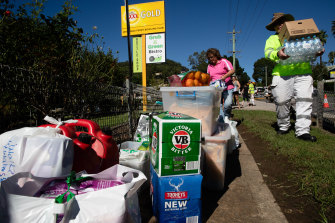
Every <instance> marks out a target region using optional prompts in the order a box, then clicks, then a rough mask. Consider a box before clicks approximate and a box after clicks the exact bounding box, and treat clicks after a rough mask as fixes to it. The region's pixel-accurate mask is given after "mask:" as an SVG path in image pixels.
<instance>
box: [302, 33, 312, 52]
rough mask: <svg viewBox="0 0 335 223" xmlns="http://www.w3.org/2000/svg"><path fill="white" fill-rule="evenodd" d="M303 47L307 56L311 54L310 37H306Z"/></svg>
mask: <svg viewBox="0 0 335 223" xmlns="http://www.w3.org/2000/svg"><path fill="white" fill-rule="evenodd" d="M303 46H304V49H305V52H306V54H307V55H310V54H313V48H312V40H311V37H310V36H308V37H307V39H306V40H305V42H304V44H303Z"/></svg>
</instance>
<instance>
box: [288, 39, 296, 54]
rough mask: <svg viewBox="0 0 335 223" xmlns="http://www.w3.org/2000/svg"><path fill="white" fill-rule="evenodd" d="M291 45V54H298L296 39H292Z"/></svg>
mask: <svg viewBox="0 0 335 223" xmlns="http://www.w3.org/2000/svg"><path fill="white" fill-rule="evenodd" d="M289 47H290V56H292V57H294V56H295V55H296V54H297V48H296V44H295V40H290V43H289Z"/></svg>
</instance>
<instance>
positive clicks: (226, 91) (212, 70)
mask: <svg viewBox="0 0 335 223" xmlns="http://www.w3.org/2000/svg"><path fill="white" fill-rule="evenodd" d="M206 56H207V59H208V62H209V64H208V67H207V73H208V74H209V75H210V78H211V82H210V85H212V86H219V87H222V88H223V92H222V97H221V105H220V115H221V116H222V118H223V119H224V118H225V117H228V119H229V118H230V116H231V109H232V103H233V91H234V84H233V81H232V79H231V75H233V74H234V73H235V70H234V68H233V66H232V65H231V63H230V62H229V60H227V59H224V58H222V57H221V55H220V52H219V50H218V49H215V48H210V49H208V50H207V53H206ZM222 101H224V103H223V106H222ZM222 107H223V108H222Z"/></svg>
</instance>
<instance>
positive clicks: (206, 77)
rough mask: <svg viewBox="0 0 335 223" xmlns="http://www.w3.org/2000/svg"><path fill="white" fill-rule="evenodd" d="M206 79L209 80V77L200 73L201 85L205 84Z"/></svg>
mask: <svg viewBox="0 0 335 223" xmlns="http://www.w3.org/2000/svg"><path fill="white" fill-rule="evenodd" d="M208 79H209V75H208V74H206V73H201V82H202V83H203V84H206V83H207V80H208Z"/></svg>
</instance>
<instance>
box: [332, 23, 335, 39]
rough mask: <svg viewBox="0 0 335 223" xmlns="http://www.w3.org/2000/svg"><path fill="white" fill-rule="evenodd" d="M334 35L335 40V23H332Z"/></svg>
mask: <svg viewBox="0 0 335 223" xmlns="http://www.w3.org/2000/svg"><path fill="white" fill-rule="evenodd" d="M332 24H333V25H332V33H333V36H334V38H335V21H332Z"/></svg>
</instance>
